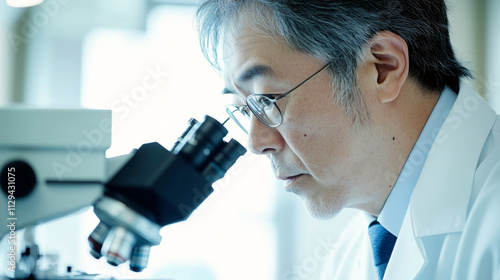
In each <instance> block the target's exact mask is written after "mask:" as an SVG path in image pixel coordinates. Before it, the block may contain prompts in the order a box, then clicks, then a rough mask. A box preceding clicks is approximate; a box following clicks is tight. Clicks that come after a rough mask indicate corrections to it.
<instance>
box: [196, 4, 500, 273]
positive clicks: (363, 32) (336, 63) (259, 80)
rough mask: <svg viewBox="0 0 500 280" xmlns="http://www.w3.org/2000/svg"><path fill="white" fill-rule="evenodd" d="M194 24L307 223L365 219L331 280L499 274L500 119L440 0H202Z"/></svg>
mask: <svg viewBox="0 0 500 280" xmlns="http://www.w3.org/2000/svg"><path fill="white" fill-rule="evenodd" d="M197 16H198V22H199V30H200V40H201V45H202V50H203V52H204V54H205V55H206V57H207V58H208V59H209V60H210V61H211V63H212V64H213V65H214V66H215V67H217V68H218V69H219V70H222V73H223V76H224V81H225V85H226V88H225V89H224V91H223V92H224V93H225V94H231V95H232V100H233V104H231V105H230V106H228V107H227V111H228V113H229V115H230V116H231V118H232V119H233V120H235V121H236V122H237V123H238V125H240V127H241V128H242V129H244V130H245V131H246V132H247V133H248V139H249V147H250V150H251V151H252V152H253V153H256V154H263V155H266V156H267V157H268V158H269V159H270V161H271V163H272V167H273V170H274V173H275V175H276V177H277V178H278V179H280V180H283V181H284V185H285V189H286V190H287V191H290V192H293V193H295V194H297V195H298V196H300V197H301V198H302V199H303V200H304V202H305V204H306V206H307V208H308V210H309V211H310V213H311V214H312V215H313V216H315V217H317V218H320V219H328V218H332V217H334V216H335V215H336V214H337V213H339V212H340V211H341V210H342V209H344V208H356V209H360V210H362V211H363V212H364V213H366V219H363V220H355V221H353V223H354V224H353V225H350V226H348V227H346V232H347V235H346V236H348V238H347V239H345V241H344V242H343V243H342V244H340V245H339V246H337V247H335V248H332V254H331V258H330V259H329V261H328V262H327V264H326V266H325V271H324V277H325V279H382V278H384V279H498V277H500V223H499V222H498V218H497V217H498V216H497V215H498V213H500V121H499V120H500V119H499V118H498V117H497V116H496V115H495V113H494V111H493V110H492V109H490V108H489V107H488V106H487V104H486V103H485V102H484V101H483V100H482V99H481V98H480V97H479V96H478V95H477V94H476V93H474V92H473V91H472V90H471V89H470V88H469V87H468V86H467V85H466V84H465V83H464V82H463V81H462V80H461V79H462V78H465V77H468V76H469V72H468V70H467V69H465V68H464V67H462V66H461V65H460V64H459V63H458V62H457V60H456V58H455V56H454V53H453V50H452V47H451V44H450V40H449V33H448V19H447V15H446V6H445V3H444V1H441V0H419V1H413V0H401V1H391V0H386V1H371V0H357V1H346V0H344V1H341V0H331V1H278V0H275V1H272V0H246V1H243V0H242V1H238V0H232V1H230V0H226V1H223V0H207V1H206V2H204V3H202V4H201V6H200V8H199V10H198V14H197ZM394 243H395V244H394ZM391 252H392V254H391Z"/></svg>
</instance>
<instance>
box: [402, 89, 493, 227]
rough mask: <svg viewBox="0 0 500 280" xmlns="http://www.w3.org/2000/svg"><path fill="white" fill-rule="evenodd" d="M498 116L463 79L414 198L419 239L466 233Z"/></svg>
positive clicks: (431, 151)
mask: <svg viewBox="0 0 500 280" xmlns="http://www.w3.org/2000/svg"><path fill="white" fill-rule="evenodd" d="M495 118H496V114H495V112H494V111H493V110H492V109H491V108H490V107H489V106H488V104H487V103H486V102H485V101H484V100H483V99H482V98H481V97H480V96H479V95H478V94H477V93H475V92H474V91H473V90H472V89H471V88H470V87H469V86H468V85H467V84H465V83H464V82H463V81H461V82H460V92H459V94H458V97H457V100H456V102H455V104H454V106H453V108H452V109H451V111H450V113H449V115H448V117H447V118H446V120H445V122H444V124H443V126H442V127H441V129H440V131H439V133H438V135H437V137H436V140H435V141H434V144H433V145H432V148H431V150H430V151H429V155H428V157H427V161H426V163H425V166H424V168H423V169H422V173H421V176H420V178H419V180H418V182H417V185H416V187H415V190H414V192H413V195H412V199H411V200H412V202H411V203H410V208H409V211H410V215H411V220H412V221H413V228H414V234H415V237H424V236H430V235H437V234H444V233H450V232H460V231H462V230H463V228H464V226H465V222H466V216H467V210H468V209H467V207H468V204H469V198H470V195H471V190H472V184H473V180H474V173H475V170H476V165H477V162H478V158H479V155H480V153H481V150H482V147H483V144H484V142H485V141H486V138H487V136H488V134H489V132H490V130H491V128H492V126H493V124H494V122H495ZM451 174H452V175H451ZM431 217H432V218H431Z"/></svg>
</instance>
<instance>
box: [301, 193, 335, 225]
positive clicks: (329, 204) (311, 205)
mask: <svg viewBox="0 0 500 280" xmlns="http://www.w3.org/2000/svg"><path fill="white" fill-rule="evenodd" d="M302 199H303V200H304V205H305V207H306V209H307V211H308V212H309V214H310V215H311V216H312V217H313V218H315V219H318V220H328V219H332V218H334V217H335V216H337V214H338V213H340V211H341V210H342V207H341V206H340V205H341V203H339V202H338V201H335V200H327V201H325V200H321V199H313V198H310V197H302Z"/></svg>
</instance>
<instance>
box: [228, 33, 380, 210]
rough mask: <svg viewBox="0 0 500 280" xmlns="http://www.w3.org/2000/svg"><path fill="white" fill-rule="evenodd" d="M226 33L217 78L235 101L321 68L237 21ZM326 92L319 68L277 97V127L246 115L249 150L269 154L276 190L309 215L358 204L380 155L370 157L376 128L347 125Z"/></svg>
mask: <svg viewBox="0 0 500 280" xmlns="http://www.w3.org/2000/svg"><path fill="white" fill-rule="evenodd" d="M232 35H233V36H231V35H230V36H228V38H227V40H226V41H225V43H224V80H225V85H226V89H227V91H230V92H232V93H233V104H235V105H238V106H241V105H244V104H245V98H246V97H247V96H248V95H250V94H253V93H283V92H287V91H288V90H290V89H292V88H293V87H295V86H296V85H298V84H299V83H300V82H302V81H303V80H305V79H306V78H307V77H309V76H310V75H312V74H313V73H314V72H316V71H318V70H319V69H321V67H323V66H324V65H325V63H324V62H321V61H318V60H317V59H314V58H312V57H311V56H308V55H306V54H304V53H299V52H297V51H294V50H292V49H290V48H289V47H288V46H287V45H286V44H285V43H284V42H282V41H281V40H279V39H276V38H274V39H273V38H271V37H269V36H266V35H264V34H262V33H258V32H256V31H254V30H252V29H250V28H248V27H245V25H244V24H242V25H240V27H239V28H236V29H235V31H234V33H232ZM333 94H334V92H333V90H332V86H331V78H330V76H329V73H328V71H327V70H326V69H325V70H323V71H322V72H320V73H319V74H318V75H316V76H315V77H314V78H312V79H311V80H309V81H308V82H307V83H305V84H304V85H302V86H301V87H299V88H298V89H296V90H295V91H294V92H292V93H291V94H290V95H288V96H287V97H285V98H283V99H281V100H279V101H278V102H277V105H278V107H279V108H280V109H281V112H282V115H283V123H282V124H281V125H280V126H278V127H276V128H270V127H268V126H266V125H264V124H263V123H262V122H260V121H259V120H258V119H257V118H256V117H255V116H254V115H251V119H250V122H251V127H250V131H249V147H250V150H251V151H252V152H253V153H256V154H265V155H266V156H267V157H268V158H269V159H270V161H271V164H272V168H273V170H274V173H275V175H276V177H277V178H278V179H280V180H283V181H284V188H285V189H286V190H287V191H290V192H293V193H296V194H297V195H299V196H300V197H302V198H303V199H304V201H305V204H306V206H307V208H308V209H309V210H310V212H311V214H312V215H313V216H315V217H317V218H330V217H333V216H334V215H336V214H337V213H338V212H339V211H340V210H342V209H343V208H346V207H355V208H363V207H365V208H366V205H367V204H370V203H371V200H372V199H373V197H374V195H373V193H372V192H373V188H372V187H371V183H372V182H373V181H374V178H375V177H376V175H378V174H376V173H377V171H376V170H375V169H374V168H372V167H373V166H376V165H377V161H378V160H380V159H374V156H373V155H372V154H373V153H374V152H375V151H377V149H378V147H377V141H376V137H379V136H377V131H376V130H375V129H374V128H373V126H371V125H366V126H364V127H362V128H355V127H353V124H352V121H351V120H350V119H349V118H348V116H347V115H346V113H345V111H344V110H342V109H341V108H340V107H339V106H338V105H337V104H336V102H335V101H334V98H333ZM370 102H372V101H371V100H367V105H369V103H370ZM382 160H383V159H382Z"/></svg>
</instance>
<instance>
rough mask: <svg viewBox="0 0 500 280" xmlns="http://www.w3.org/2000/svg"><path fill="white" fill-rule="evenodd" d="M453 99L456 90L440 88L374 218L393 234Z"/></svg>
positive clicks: (401, 221)
mask: <svg viewBox="0 0 500 280" xmlns="http://www.w3.org/2000/svg"><path fill="white" fill-rule="evenodd" d="M456 99H457V94H456V93H455V92H454V91H452V90H451V89H450V88H448V87H446V88H445V89H444V90H443V92H442V93H441V95H440V97H439V99H438V101H437V103H436V106H434V109H433V110H432V113H431V115H430V116H429V119H428V120H427V123H426V124H425V126H424V129H422V132H421V133H420V136H419V137H418V140H417V142H416V143H415V146H413V149H412V151H411V152H410V155H409V156H408V158H407V160H406V163H405V165H404V166H403V169H402V170H401V173H400V174H399V177H398V179H397V180H396V183H395V185H394V187H393V189H392V191H391V193H390V194H389V197H388V198H387V200H386V202H385V204H384V207H383V208H382V211H381V212H380V215H379V217H378V221H379V222H380V224H382V226H384V227H385V228H386V229H387V230H388V231H389V232H390V233H392V234H393V235H395V236H398V235H399V231H400V230H401V226H402V224H403V219H404V217H405V214H406V210H407V209H408V206H409V204H410V198H411V194H412V192H413V189H414V188H415V185H416V184H417V181H418V177H420V173H421V172H422V168H423V166H424V163H425V160H426V158H427V155H428V154H429V151H430V149H431V146H432V144H433V143H434V139H435V138H436V136H437V134H438V132H439V129H441V126H442V125H443V123H444V121H445V119H446V117H447V116H448V113H449V112H450V111H451V108H452V107H453V104H454V103H455V100H456Z"/></svg>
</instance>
